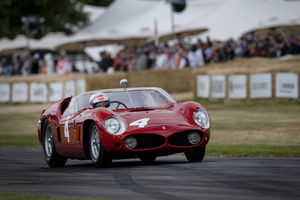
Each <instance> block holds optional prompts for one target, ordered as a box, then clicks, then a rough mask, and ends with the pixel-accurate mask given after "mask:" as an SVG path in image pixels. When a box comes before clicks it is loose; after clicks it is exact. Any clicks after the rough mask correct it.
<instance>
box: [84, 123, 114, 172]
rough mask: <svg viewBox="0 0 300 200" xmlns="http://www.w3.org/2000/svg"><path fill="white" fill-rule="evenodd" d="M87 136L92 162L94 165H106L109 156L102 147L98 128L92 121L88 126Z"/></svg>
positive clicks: (109, 160)
mask: <svg viewBox="0 0 300 200" xmlns="http://www.w3.org/2000/svg"><path fill="white" fill-rule="evenodd" d="M89 136H90V137H89V149H90V156H91V159H92V162H93V164H94V165H95V166H96V167H104V166H106V165H107V164H109V163H110V162H111V157H110V156H109V154H108V152H106V151H105V150H104V149H103V146H102V144H101V139H100V137H99V132H98V128H97V126H96V124H95V123H92V124H91V126H90V131H89Z"/></svg>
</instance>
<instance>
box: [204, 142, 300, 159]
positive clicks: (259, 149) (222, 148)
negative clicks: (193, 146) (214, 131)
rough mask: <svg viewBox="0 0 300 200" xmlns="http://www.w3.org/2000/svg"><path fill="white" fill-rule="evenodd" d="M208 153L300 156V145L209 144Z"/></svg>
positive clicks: (247, 155)
mask: <svg viewBox="0 0 300 200" xmlns="http://www.w3.org/2000/svg"><path fill="white" fill-rule="evenodd" d="M206 155H207V156H220V157H223V156H224V157H227V156H228V157H294V156H300V145H274V144H272V145H270V144H224V145H220V144H208V145H207V149H206Z"/></svg>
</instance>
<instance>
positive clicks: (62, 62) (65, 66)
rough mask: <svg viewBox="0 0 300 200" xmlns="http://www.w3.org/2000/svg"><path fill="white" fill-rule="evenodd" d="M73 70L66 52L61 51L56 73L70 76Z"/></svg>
mask: <svg viewBox="0 0 300 200" xmlns="http://www.w3.org/2000/svg"><path fill="white" fill-rule="evenodd" d="M70 72H71V64H70V63H69V61H68V59H67V58H66V54H65V53H64V52H61V54H60V57H59V60H58V62H57V67H56V73H57V74H58V75H64V76H68V75H69V74H70Z"/></svg>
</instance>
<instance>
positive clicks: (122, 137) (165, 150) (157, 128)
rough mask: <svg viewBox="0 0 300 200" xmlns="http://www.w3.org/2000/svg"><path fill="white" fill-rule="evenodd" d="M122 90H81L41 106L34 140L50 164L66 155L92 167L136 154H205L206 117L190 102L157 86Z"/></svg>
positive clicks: (147, 157) (150, 157) (194, 158)
mask: <svg viewBox="0 0 300 200" xmlns="http://www.w3.org/2000/svg"><path fill="white" fill-rule="evenodd" d="M121 84H122V85H123V86H124V88H121V89H107V90H99V91H91V92H86V93H84V94H82V95H78V96H74V97H68V98H65V99H62V100H61V101H58V102H56V103H54V104H53V105H51V106H50V107H49V108H48V109H46V110H43V111H42V114H41V118H40V120H39V122H38V136H39V141H40V143H41V144H42V146H43V153H44V158H45V160H46V162H47V164H48V165H49V166H50V167H61V166H64V164H65V163H66V161H67V159H68V158H71V159H91V160H92V162H93V164H94V165H95V166H96V167H102V166H105V165H106V164H108V163H110V162H111V161H112V159H123V158H140V159H141V160H142V161H144V162H151V161H154V160H155V159H156V157H157V156H165V155H170V154H174V153H179V152H184V154H185V156H186V158H187V160H188V161H190V162H199V161H202V160H203V157H204V155H205V147H206V144H207V143H208V141H209V137H210V120H209V116H208V113H207V111H206V110H205V108H204V107H203V106H202V105H200V104H199V103H196V102H184V103H176V101H175V100H174V99H173V98H172V97H171V96H170V95H169V94H168V93H167V92H166V91H164V90H163V89H161V88H148V87H143V88H127V89H126V84H127V80H122V81H121Z"/></svg>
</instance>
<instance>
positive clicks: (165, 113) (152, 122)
mask: <svg viewBox="0 0 300 200" xmlns="http://www.w3.org/2000/svg"><path fill="white" fill-rule="evenodd" d="M119 116H120V117H121V118H122V119H123V120H124V122H125V123H126V124H127V125H128V128H127V130H128V131H130V130H134V129H137V128H146V127H155V126H164V125H166V126H167V125H176V126H190V124H189V123H188V121H187V120H186V119H185V117H184V116H182V115H181V114H180V113H177V112H176V111H175V110H169V109H157V110H148V111H133V112H132V111H126V112H122V113H119Z"/></svg>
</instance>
